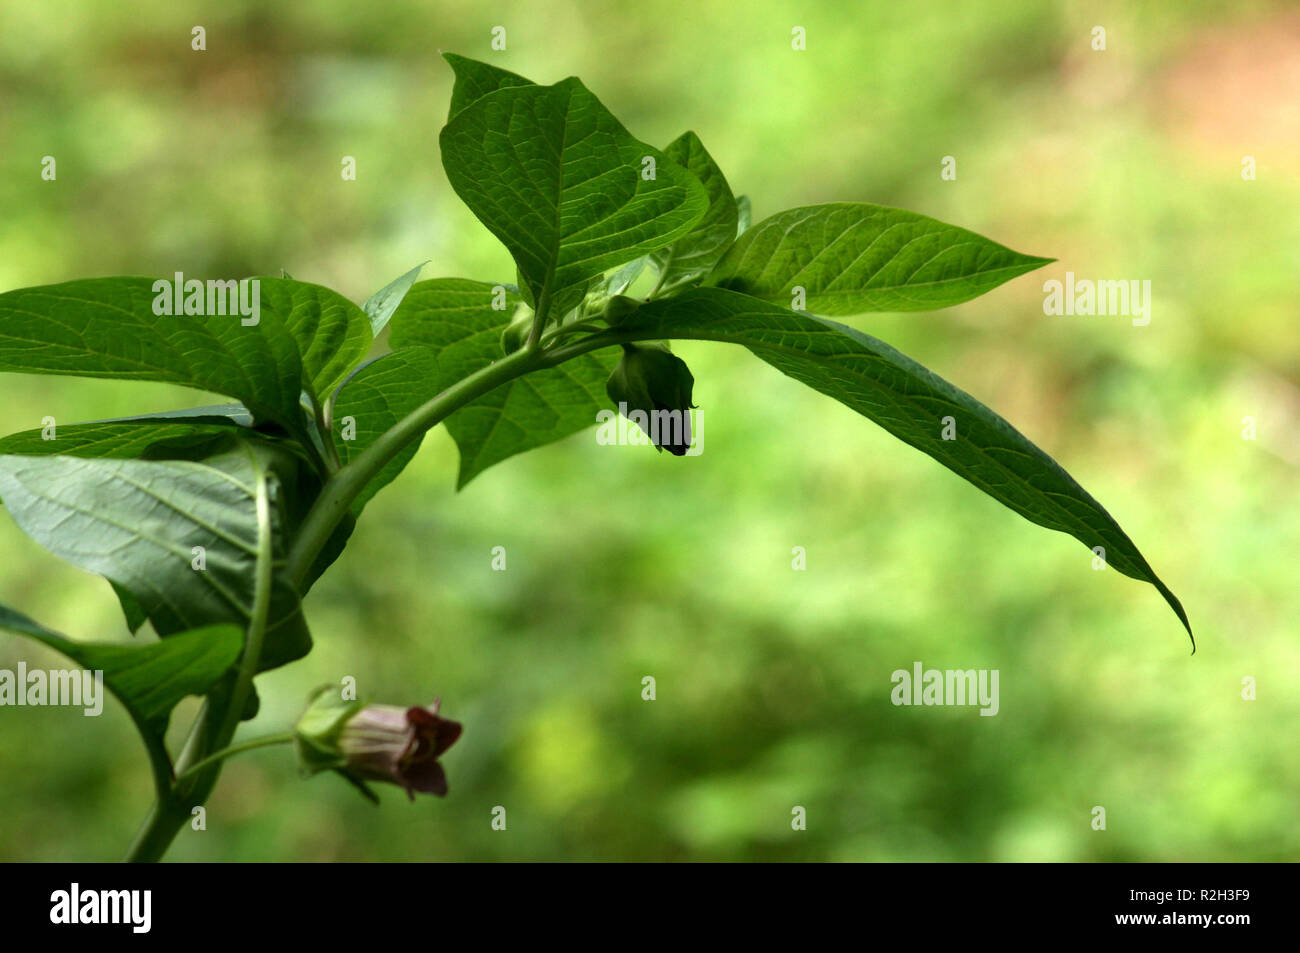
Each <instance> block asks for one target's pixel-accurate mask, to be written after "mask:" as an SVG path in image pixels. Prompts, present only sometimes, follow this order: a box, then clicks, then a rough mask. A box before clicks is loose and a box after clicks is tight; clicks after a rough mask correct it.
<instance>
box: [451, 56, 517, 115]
mask: <svg viewBox="0 0 1300 953" xmlns="http://www.w3.org/2000/svg"><path fill="white" fill-rule="evenodd" d="M442 58H443V59H444V60H446V61H447V62H448V63H450V64H451V68H452V70H453V71H454V72H455V74H456V82H455V84H454V85H453V86H452V88H451V108H450V109H449V110H448V111H447V120H448V121H449V122H450V121H451V119H452V118H453V117H454V116H455V115H456V114H457V113H458V112H460V111H461V110H462V109H464V108H465V107H466V106H468V105H469V104H470V103H474V102H477V101H478V100H480V99H482V98H483V97H484V96H486V95H487V94H488V93H495V92H496V91H497V90H498V89H504V88H505V87H507V86H533V85H536V84H535V83H533V81H532V80H531V79H525V78H524V77H522V76H520V75H519V74H518V73H512V72H510V71H509V70H504V69H501V68H500V67H498V66H491V65H489V64H487V63H483V62H480V61H479V60H471V59H469V58H467V57H464V56H458V55H456V54H455V53H443V54H442Z"/></svg>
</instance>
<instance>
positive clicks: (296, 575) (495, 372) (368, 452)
mask: <svg viewBox="0 0 1300 953" xmlns="http://www.w3.org/2000/svg"><path fill="white" fill-rule="evenodd" d="M542 366H544V365H543V354H542V352H541V351H540V350H539V349H538V348H536V347H524V348H521V349H520V350H518V351H515V352H514V353H513V354H510V355H507V356H506V357H503V358H502V359H501V360H499V361H496V362H495V363H493V364H489V365H488V366H487V367H485V368H483V369H482V370H479V371H476V372H474V373H473V374H471V375H469V376H468V377H466V378H464V379H463V380H460V381H458V382H457V383H455V384H453V385H452V386H451V387H448V388H447V389H446V390H444V391H442V392H441V393H440V394H437V395H436V396H434V397H432V398H431V399H429V400H428V401H426V402H425V403H423V404H421V405H420V406H419V407H417V408H416V409H415V410H413V411H411V413H409V414H407V415H406V416H405V417H403V418H402V419H401V420H399V421H398V422H397V423H396V424H394V425H393V426H392V427H390V428H389V429H388V430H387V431H385V432H384V433H383V434H381V435H380V436H379V437H378V438H377V439H376V440H375V442H374V443H372V444H371V445H370V446H369V447H367V448H366V449H365V450H364V451H362V452H361V453H360V454H359V455H358V456H357V458H356V459H355V460H353V461H352V462H351V463H349V464H347V465H346V466H344V467H343V468H342V469H340V470H339V471H338V472H336V473H335V474H334V475H333V476H331V477H330V479H329V480H328V482H326V484H325V488H324V489H323V490H322V491H321V495H320V496H319V497H318V498H317V500H316V502H315V503H314V504H313V505H312V508H311V511H310V512H309V513H308V514H307V518H306V519H304V520H303V523H302V526H301V527H300V528H299V530H298V536H297V539H295V540H294V543H293V548H292V549H291V550H290V552H289V577H290V578H291V579H292V580H293V582H294V584H295V585H297V586H298V588H299V590H302V589H303V588H304V587H305V585H306V582H307V574H308V573H309V572H310V571H311V567H312V563H314V562H315V560H316V556H317V555H318V554H319V553H320V551H321V549H323V548H324V546H325V543H326V542H327V541H328V540H329V537H330V534H331V533H333V532H334V528H335V527H336V526H338V524H339V521H340V520H342V519H343V517H344V515H346V513H347V512H348V507H349V506H351V505H352V501H353V500H355V499H356V498H357V496H358V495H359V494H360V493H361V491H362V490H364V489H365V487H366V484H367V483H369V482H370V481H371V480H372V479H374V478H375V476H377V475H378V473H379V471H380V470H382V469H383V468H384V467H385V466H386V465H387V463H388V461H389V460H391V459H393V457H395V456H397V454H398V453H400V452H401V451H402V449H403V448H404V447H406V446H407V445H408V444H409V443H411V442H412V441H414V440H418V439H419V438H420V436H421V435H422V434H423V433H424V432H425V431H426V430H429V429H431V428H432V427H435V426H437V424H439V423H440V422H441V421H442V420H443V419H444V418H445V417H447V416H448V415H449V414H451V413H452V412H453V411H456V410H459V409H460V408H461V407H464V406H465V405H466V404H468V403H469V402H470V401H473V400H476V399H478V398H479V397H482V396H483V395H484V394H486V393H488V392H489V391H491V390H495V389H496V388H497V387H500V386H501V385H502V384H504V383H506V382H507V381H511V380H514V379H515V378H516V377H521V376H523V375H524V374H527V373H528V372H529V371H533V370H536V369H537V368H539V367H542Z"/></svg>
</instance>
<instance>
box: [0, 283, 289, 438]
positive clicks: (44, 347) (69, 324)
mask: <svg viewBox="0 0 1300 953" xmlns="http://www.w3.org/2000/svg"><path fill="white" fill-rule="evenodd" d="M277 280H279V279H277ZM153 284H154V281H153V279H151V278H89V279H85V280H82V281H69V282H66V283H64V284H58V285H46V286H43V287H38V288H21V289H18V290H16V291H8V292H5V293H4V294H0V372H3V371H12V372H15V373H24V374H60V375H70V376H75V377H107V378H117V379H123V380H147V381H162V382H165V383H171V384H181V385H184V386H187V387H195V388H199V389H201V390H207V391H214V392H216V393H219V394H225V395H227V396H229V397H234V398H235V399H237V400H239V401H241V402H242V403H243V404H244V405H245V406H246V407H247V408H248V409H249V410H251V411H252V412H253V413H254V414H255V415H256V416H257V417H258V418H260V419H270V420H275V421H278V422H279V423H281V424H283V425H284V426H285V427H287V428H289V429H290V430H291V431H295V432H298V431H299V429H300V427H301V411H300V410H299V398H300V395H301V393H302V377H303V372H302V366H303V365H302V361H301V359H300V358H299V354H298V347H297V344H296V342H295V340H294V335H293V334H292V333H291V332H290V329H289V328H288V327H286V325H285V323H284V321H283V320H282V319H281V318H280V315H279V314H278V313H277V311H276V310H269V311H267V312H266V313H262V314H261V315H260V316H259V322H258V324H256V325H251V326H244V325H243V324H242V323H241V318H240V316H239V315H238V314H235V315H206V316H205V315H187V314H178V315H156V314H154V312H153V303H154V298H155V294H154V291H153ZM265 293H266V292H265V290H264V291H263V294H265Z"/></svg>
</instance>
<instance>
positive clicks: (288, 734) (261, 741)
mask: <svg viewBox="0 0 1300 953" xmlns="http://www.w3.org/2000/svg"><path fill="white" fill-rule="evenodd" d="M292 741H293V732H292V731H282V732H280V733H279V734H277V735H267V736H265V737H264V738H252V739H250V740H248V741H241V742H240V743H239V744H237V745H231V746H230V747H228V748H222V749H221V750H220V751H218V752H217V753H216V754H210V755H208V756H207V757H206V758H204V759H203V760H202V761H200V762H198V763H197V764H195V765H194V766H193V767H191V768H189V769H188V770H186V771H185V772H184V773H183V774H182V775H180V777H178V778H177V779H176V781H177V783H178V784H179V783H180V782H182V781H184V780H186V779H188V778H192V777H194V776H195V775H196V774H198V773H199V772H200V771H202V770H203V769H204V768H206V767H209V766H210V765H213V764H216V763H218V762H220V761H225V760H226V759H227V758H229V757H232V756H233V755H237V754H242V753H243V752H245V751H252V750H253V749H254V748H265V747H268V746H269V745H286V744H289V743H291V742H292Z"/></svg>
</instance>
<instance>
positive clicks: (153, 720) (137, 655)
mask: <svg viewBox="0 0 1300 953" xmlns="http://www.w3.org/2000/svg"><path fill="white" fill-rule="evenodd" d="M0 629H7V630H8V631H10V632H15V633H17V634H19V635H25V636H28V637H30V638H33V639H36V640H37V641H39V642H43V643H45V644H46V645H48V646H49V647H50V648H52V649H56V650H57V651H59V652H62V653H63V654H64V655H66V656H67V657H68V658H70V659H72V660H73V661H74V662H76V663H77V664H78V665H79V666H81V667H82V668H85V669H89V670H91V671H102V672H103V673H104V685H105V687H107V688H108V690H109V691H111V692H112V693H113V694H114V695H115V696H117V699H118V700H119V701H120V702H121V703H122V704H123V705H124V706H125V707H126V709H127V711H128V712H130V714H131V717H132V719H134V720H135V722H136V724H137V725H139V726H140V729H141V730H142V731H148V732H150V733H154V734H156V735H157V736H158V737H161V736H162V735H163V734H164V733H165V732H166V731H167V720H168V716H170V715H171V711H172V709H173V708H175V707H176V704H177V703H178V702H179V701H180V700H181V699H182V698H185V697H186V696H188V695H204V694H207V692H208V690H209V689H210V688H212V686H213V685H215V684H216V683H217V681H218V680H219V679H220V678H221V676H222V675H224V674H225V673H226V672H227V671H228V670H229V669H230V667H231V666H232V665H234V664H235V662H236V661H237V660H238V659H239V653H240V650H241V649H242V648H243V644H244V633H243V632H242V631H241V630H240V629H239V627H238V626H234V625H215V626H208V627H206V628H202V629H195V630H193V631H190V632H182V633H179V634H177V635H174V636H172V637H171V638H169V639H166V640H164V641H160V642H151V643H148V644H145V645H114V644H111V643H107V642H77V641H75V640H73V639H70V638H68V637H67V636H65V635H60V634H59V633H58V632H54V631H52V630H50V629H47V628H46V627H45V626H43V625H40V624H39V623H37V622H34V621H33V620H31V619H29V618H28V617H27V616H25V615H23V614H22V613H20V612H15V611H14V610H12V609H10V608H8V607H7V606H3V605H0Z"/></svg>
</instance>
